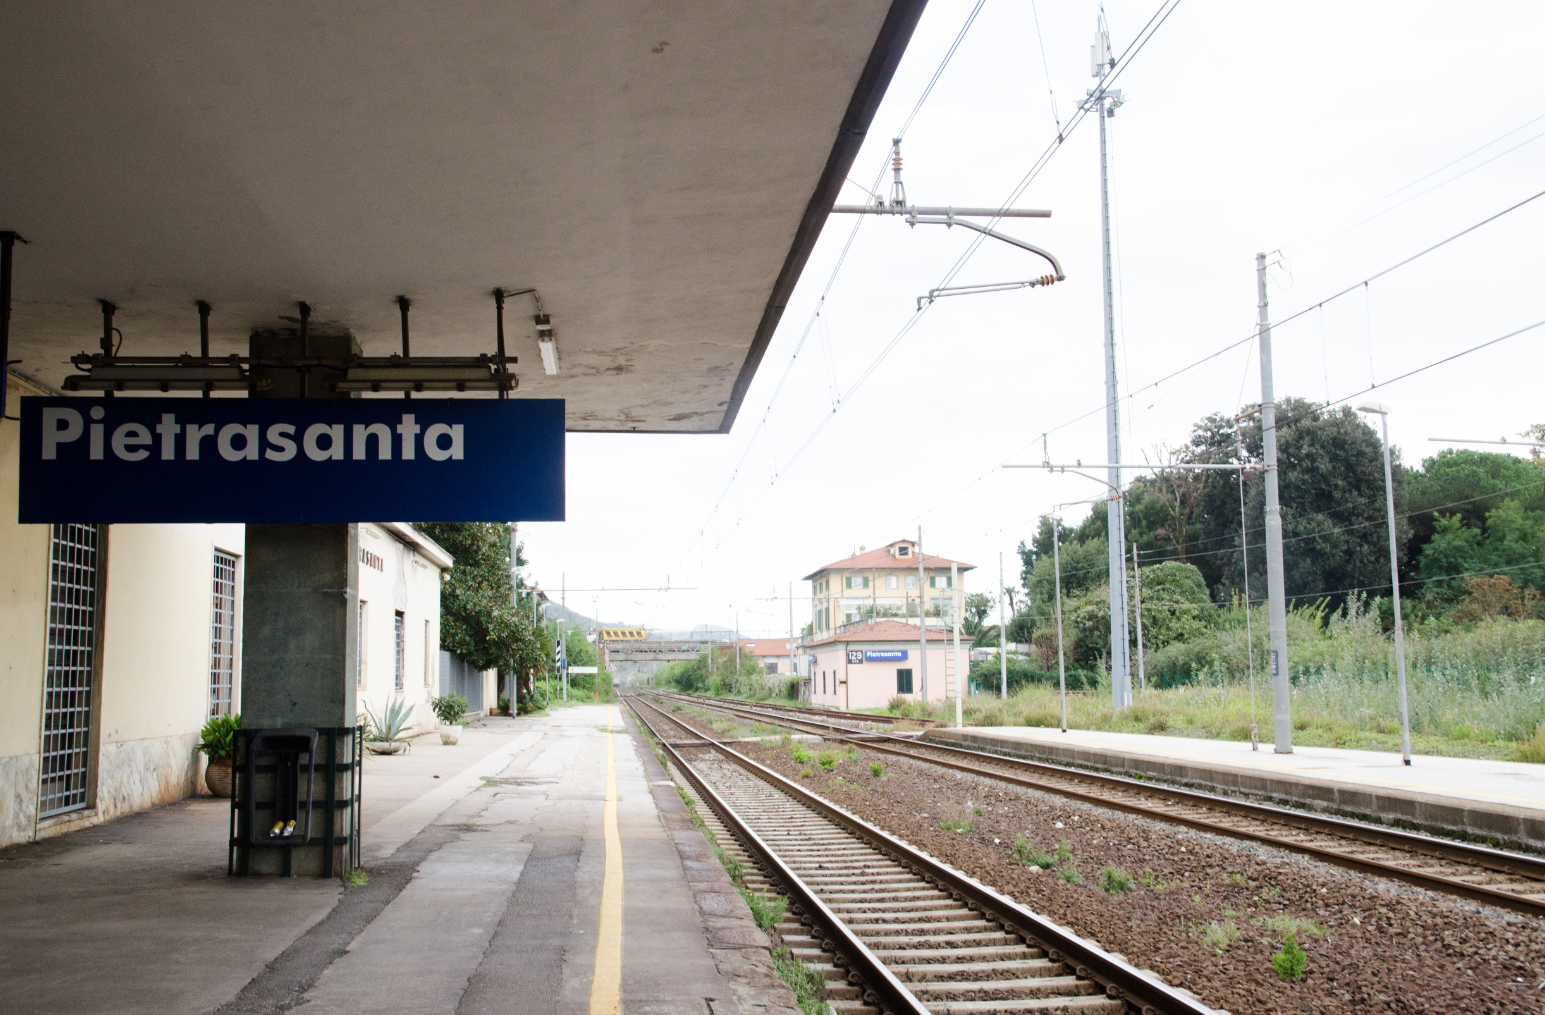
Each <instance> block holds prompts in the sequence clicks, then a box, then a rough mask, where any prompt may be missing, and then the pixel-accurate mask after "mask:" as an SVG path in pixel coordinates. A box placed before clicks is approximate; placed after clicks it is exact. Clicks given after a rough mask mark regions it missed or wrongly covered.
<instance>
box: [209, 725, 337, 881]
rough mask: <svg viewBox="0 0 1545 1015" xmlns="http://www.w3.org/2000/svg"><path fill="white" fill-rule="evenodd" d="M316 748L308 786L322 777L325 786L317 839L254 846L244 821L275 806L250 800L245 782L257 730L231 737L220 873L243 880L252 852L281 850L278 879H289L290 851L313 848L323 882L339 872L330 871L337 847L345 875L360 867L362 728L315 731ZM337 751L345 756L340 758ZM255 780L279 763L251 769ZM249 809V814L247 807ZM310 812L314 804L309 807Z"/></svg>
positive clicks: (249, 782)
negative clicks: (343, 782)
mask: <svg viewBox="0 0 1545 1015" xmlns="http://www.w3.org/2000/svg"><path fill="white" fill-rule="evenodd" d="M315 729H316V731H317V734H318V739H319V742H320V743H321V744H323V745H325V747H324V749H323V750H322V751H319V752H318V753H319V754H320V755H321V757H320V758H318V759H317V760H316V761H315V763H314V769H313V775H312V781H313V782H314V781H315V778H316V776H317V775H321V776H322V777H323V781H324V783H325V784H326V793H325V800H324V801H323V802H322V805H321V808H320V809H321V811H322V815H321V817H322V821H321V825H322V828H321V834H320V835H313V836H311V838H310V840H309V841H308V842H305V843H300V842H293V841H292V842H284V841H279V842H258V843H253V842H251V841H249V840H250V839H251V830H250V829H249V828H248V822H247V815H248V814H256V813H258V812H260V811H265V810H273V809H274V807H275V801H273V800H255V799H252V794H253V793H254V792H255V787H254V786H253V783H254V782H255V781H256V780H254V779H247V778H245V777H244V776H245V773H246V768H247V761H248V759H249V757H250V756H251V748H252V740H253V738H254V737H255V736H256V735H257V734H258V733H261V732H263V731H262V730H253V729H242V730H237V731H236V750H235V754H234V756H233V757H232V759H231V774H232V777H233V780H234V785H233V787H232V792H231V813H230V826H229V835H228V840H227V841H228V845H227V848H226V859H225V871H226V873H227V874H230V875H232V876H235V877H246V876H247V875H248V874H249V873H250V869H251V859H252V850H254V849H282V850H284V854H283V860H282V866H281V870H280V874H281V875H282V876H284V877H289V876H290V875H291V873H292V864H293V857H294V851H295V850H296V849H297V848H306V847H308V846H317V847H320V848H321V850H322V876H323V877H325V878H330V877H333V876H334V875H335V874H342V873H343V871H335V870H334V865H333V849H334V848H335V847H337V846H344V847H346V851H345V853H344V870H345V871H348V870H354V869H357V868H358V867H359V866H360V863H361V853H360V831H359V817H360V804H361V801H362V799H363V793H362V784H363V782H364V778H363V777H364V750H365V748H364V741H365V728H364V726H323V727H315ZM340 746H341V747H342V748H343V750H344V752H345V756H344V757H342V758H340V757H339V754H340ZM252 767H253V771H254V773H256V774H260V775H261V774H268V773H276V772H277V771H278V768H279V766H278V763H277V762H274V763H270V764H262V765H256V764H255V765H253V766H252ZM342 772H347V773H348V775H349V778H348V784H347V786H346V788H345V790H344V792H343V793H342V794H341V795H340V793H339V790H338V775H339V773H342ZM249 802H250V803H251V805H252V806H251V808H250V809H249V808H248V807H247V804H248V803H249ZM313 808H314V809H315V804H313ZM345 815H346V816H347V818H348V821H347V823H345V824H344V825H343V828H344V829H345V830H346V834H343V835H339V834H338V829H339V820H338V819H339V817H340V816H345Z"/></svg>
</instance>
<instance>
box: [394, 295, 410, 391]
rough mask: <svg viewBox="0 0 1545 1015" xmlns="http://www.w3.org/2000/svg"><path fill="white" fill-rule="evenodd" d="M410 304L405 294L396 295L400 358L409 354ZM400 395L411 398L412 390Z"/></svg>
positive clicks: (404, 357) (407, 357) (407, 356)
mask: <svg viewBox="0 0 1545 1015" xmlns="http://www.w3.org/2000/svg"><path fill="white" fill-rule="evenodd" d="M411 306H413V301H412V300H410V299H408V298H407V297H406V296H399V297H397V313H398V314H399V315H400V316H401V317H402V358H403V359H409V358H410V355H411V354H410V353H409V352H408V308H409V307H411ZM402 397H403V398H412V397H413V392H411V391H404V392H403V393H402Z"/></svg>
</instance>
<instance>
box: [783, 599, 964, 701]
mask: <svg viewBox="0 0 1545 1015" xmlns="http://www.w3.org/2000/svg"><path fill="white" fill-rule="evenodd" d="M927 630H928V674H927V680H928V691H927V693H928V700H929V701H943V700H945V699H946V698H952V697H954V695H955V652H954V639H953V631H952V630H949V629H946V628H944V627H940V626H935V625H933V624H930V625H928V629H927ZM970 645H971V641H970V639H969V638H965V637H962V639H961V645H960V657H961V661H960V666H961V669H962V670H964V669H967V668H968V667H969V665H970V664H969V662H968V661H967V659H968V650H969V649H970ZM805 648H806V651H808V652H809V654H810V678H809V685H810V703H811V704H812V705H823V706H826V707H828V708H884V707H885V705H886V704H887V703H888V702H889V701H890V700H891V698H893V697H898V696H899V697H902V698H907V699H909V700H912V701H921V700H923V668H922V665H921V664H920V662H919V659H920V653H921V650H922V640H921V638H920V637H919V632H918V622H917V620H916V618H913V619H910V620H904V619H903V620H894V619H885V620H876V621H872V622H869V623H859V624H852V625H847V626H845V627H844V628H843V629H842V630H841V631H840V632H837V633H834V634H830V635H827V636H826V637H824V638H817V639H816V640H815V641H812V642H810V643H809V644H808V645H806V646H805Z"/></svg>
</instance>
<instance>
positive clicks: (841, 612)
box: [804, 539, 975, 638]
mask: <svg viewBox="0 0 1545 1015" xmlns="http://www.w3.org/2000/svg"><path fill="white" fill-rule="evenodd" d="M858 549H859V552H858V553H855V554H854V555H853V556H851V557H847V558H845V559H843V560H839V561H834V562H833V563H830V564H827V565H826V566H825V567H822V568H818V569H817V570H815V571H812V572H811V573H810V574H807V575H805V577H804V580H805V581H807V582H810V592H811V603H812V607H811V618H810V631H811V635H812V636H813V637H815V638H822V637H824V636H826V635H828V634H832V633H835V632H836V631H837V630H838V628H840V627H842V626H843V625H846V624H852V623H855V622H859V621H863V620H868V619H873V618H880V617H916V616H918V614H919V613H920V612H921V613H926V614H931V615H936V616H943V617H947V616H949V615H950V610H951V608H952V607H951V603H953V602H954V601H955V595H954V592H955V584H954V583H955V581H956V580H958V581H959V583H960V589H959V593H960V596H961V598H962V600H963V599H964V596H965V575H966V572H968V571H973V570H975V565H974V564H963V563H961V562H960V561H955V560H949V559H947V558H944V557H931V556H927V555H926V554H921V553H919V551H918V545H917V543H916V542H914V541H913V540H910V539H898V540H896V541H895V542H894V543H891V544H889V545H887V546H882V547H879V548H878V549H874V550H868V551H865V549H864V547H862V546H861V547H859V548H858ZM919 558H921V561H920V560H919ZM919 563H921V571H920V570H919ZM952 566H953V567H954V571H955V577H952V576H951V573H950V569H951V567H952Z"/></svg>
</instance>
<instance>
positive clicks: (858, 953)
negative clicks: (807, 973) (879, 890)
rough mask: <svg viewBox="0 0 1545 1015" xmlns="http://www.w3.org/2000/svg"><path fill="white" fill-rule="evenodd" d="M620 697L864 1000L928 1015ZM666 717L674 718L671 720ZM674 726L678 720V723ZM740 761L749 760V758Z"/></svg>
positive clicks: (898, 1014)
mask: <svg viewBox="0 0 1545 1015" xmlns="http://www.w3.org/2000/svg"><path fill="white" fill-rule="evenodd" d="M622 700H623V701H625V702H629V704H630V710H631V711H632V712H633V715H634V717H635V718H636V719H638V721H639V722H640V723H642V724H643V725H644V726H646V727H647V728H648V729H649V732H650V734H651V735H653V736H654V738H655V740H657V741H659V743H660V746H661V748H663V749H664V750H665V751H666V752H667V754H668V755H669V756H670V759H671V762H672V763H673V764H674V765H675V766H676V770H677V771H678V772H680V773H681V774H682V775H683V776H685V777H686V779H687V781H688V782H690V783H691V784H692V787H693V789H695V790H696V791H697V793H698V795H699V797H700V798H701V799H702V800H703V801H704V802H705V803H706V804H708V806H709V807H710V808H712V810H713V812H714V813H715V814H717V815H718V816H719V820H720V821H723V822H724V825H725V827H726V828H728V829H730V831H731V833H732V834H733V835H734V836H735V838H736V839H738V840H740V843H741V845H743V846H745V847H746V849H748V850H750V851H751V853H752V854H753V855H755V856H756V858H757V860H758V862H760V863H761V865H762V869H763V870H764V871H765V872H766V873H767V874H768V875H770V876H771V877H772V878H773V879H774V880H776V881H777V882H778V883H779V884H780V885H781V886H782V887H783V890H784V891H785V892H786V893H787V894H788V895H789V897H790V900H791V901H792V902H793V903H794V904H795V905H797V906H798V907H799V908H800V910H801V911H802V912H803V913H804V915H806V916H808V917H809V918H810V919H811V920H812V921H813V922H814V923H815V924H817V925H818V926H819V927H820V929H821V932H822V933H823V934H824V935H825V936H826V938H827V940H828V941H830V942H831V944H832V947H833V948H834V949H835V950H836V951H837V953H838V954H840V955H841V956H842V957H843V958H844V959H846V960H847V962H848V968H849V969H851V970H852V971H854V972H856V973H857V974H858V975H859V976H861V977H862V978H863V982H864V988H865V990H864V1000H865V1001H868V1002H869V1003H870V1004H873V1005H875V1006H877V1007H879V1008H881V1009H882V1010H883V1011H884V1012H886V1013H887V1015H929V1013H928V1009H927V1008H925V1007H924V1006H923V1003H922V1002H921V1001H919V1000H918V999H917V996H916V995H915V994H913V993H912V992H911V991H910V990H908V989H907V988H906V987H905V986H904V985H903V984H902V982H901V981H900V980H898V979H897V978H896V976H895V974H894V973H892V972H891V971H890V970H889V969H887V968H886V967H885V963H883V962H881V961H880V959H879V957H878V956H876V955H875V954H874V952H872V951H870V950H869V946H868V945H866V944H864V942H863V941H861V940H859V938H858V936H857V935H856V934H854V933H853V931H852V930H850V929H849V928H848V925H847V924H845V923H843V922H842V920H841V919H840V918H839V917H838V916H837V914H836V913H834V912H832V910H831V909H830V907H828V906H827V905H826V903H824V902H822V901H821V899H820V898H819V897H818V896H817V895H816V893H815V891H814V890H812V889H811V888H810V886H809V885H807V884H806V883H805V881H804V879H802V878H801V877H800V876H799V875H798V874H796V873H795V872H794V870H793V868H791V867H790V866H789V865H788V864H786V863H784V862H783V859H782V858H781V857H780V856H778V854H777V852H776V851H774V850H773V848H772V847H771V846H769V845H768V844H767V843H766V841H765V840H763V839H762V837H761V836H760V835H757V834H756V832H755V831H754V830H753V829H752V828H751V826H750V825H748V824H746V822H745V821H744V820H742V819H741V817H740V815H739V814H737V813H736V812H735V810H734V809H733V808H732V807H730V805H729V804H728V803H726V802H725V801H724V799H723V798H722V797H720V796H719V794H718V793H716V792H715V791H714V788H713V787H712V786H710V785H709V784H708V781H707V780H706V779H704V778H703V777H702V776H701V775H700V774H698V772H697V770H696V769H694V768H693V767H692V765H691V764H690V763H689V762H688V761H687V759H686V758H684V757H682V755H681V752H680V751H678V750H677V749H676V747H675V745H673V744H672V743H671V742H670V741H668V740H666V739H665V738H664V737H662V736H661V735H660V732H659V731H658V730H656V729H655V728H654V725H653V724H652V723H650V722H649V720H647V719H645V718H644V717H643V715H642V714H641V713H640V712H639V711H638V709H637V707H635V706H634V703H635V702H637V701H638V699H637V698H636V697H635V696H633V695H623V696H622ZM644 704H646V705H649V707H650V708H653V709H654V710H655V711H656V712H659V713H660V714H661V715H662V716H665V717H666V718H667V719H669V718H670V717H669V715H667V714H666V713H665V712H664V710H662V709H660V708H658V707H657V706H655V705H652V704H649V703H648V702H645V703H644ZM670 721H672V722H675V720H673V719H672V720H670ZM677 725H681V724H680V723H677ZM701 744H702V745H703V746H708V747H715V748H719V749H720V750H723V751H726V752H727V754H728V756H730V757H731V758H732V760H733V759H741V755H739V754H737V753H735V752H734V751H729V750H727V749H726V748H723V747H722V746H721V745H719V744H717V743H716V742H714V741H713V740H708V739H705V740H703V741H701ZM744 760H747V761H749V760H750V759H744ZM753 764H754V762H753Z"/></svg>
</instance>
